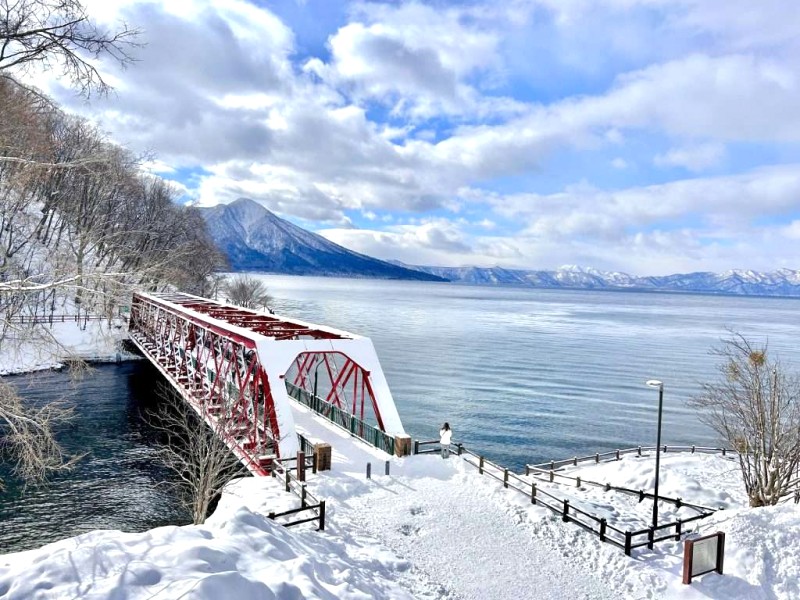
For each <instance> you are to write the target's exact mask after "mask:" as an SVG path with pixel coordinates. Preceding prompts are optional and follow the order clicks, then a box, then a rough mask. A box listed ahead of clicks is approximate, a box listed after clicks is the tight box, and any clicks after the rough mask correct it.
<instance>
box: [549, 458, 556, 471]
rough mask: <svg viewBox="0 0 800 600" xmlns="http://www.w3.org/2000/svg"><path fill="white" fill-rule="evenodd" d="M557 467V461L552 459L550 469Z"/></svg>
mask: <svg viewBox="0 0 800 600" xmlns="http://www.w3.org/2000/svg"><path fill="white" fill-rule="evenodd" d="M555 468H556V463H555V461H553V460H551V461H550V470H551V471H552V470H553V469H555Z"/></svg>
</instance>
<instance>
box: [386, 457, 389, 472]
mask: <svg viewBox="0 0 800 600" xmlns="http://www.w3.org/2000/svg"><path fill="white" fill-rule="evenodd" d="M386 474H387V475H388V474H389V461H388V460H387V461H386Z"/></svg>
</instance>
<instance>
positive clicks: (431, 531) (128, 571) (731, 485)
mask: <svg viewBox="0 0 800 600" xmlns="http://www.w3.org/2000/svg"><path fill="white" fill-rule="evenodd" d="M300 420H302V419H300ZM323 426H326V425H323ZM342 436H347V433H346V432H342ZM346 439H347V438H346V437H338V438H336V439H334V440H333V441H334V442H335V445H333V447H334V468H333V470H332V471H329V472H325V473H318V474H317V475H316V476H314V477H312V478H310V480H309V482H308V485H309V487H310V489H311V491H312V492H313V493H314V494H316V495H318V496H321V497H325V498H327V499H328V507H329V511H330V514H329V521H328V525H327V526H326V530H325V532H316V531H313V530H312V529H310V528H304V527H303V526H301V527H298V528H293V529H284V528H282V527H280V526H278V525H276V524H275V523H274V522H272V521H270V520H269V519H268V518H267V517H266V516H265V514H266V513H267V512H268V511H270V510H275V511H282V510H285V509H286V508H288V507H289V506H290V505H293V503H296V502H297V498H296V497H295V496H292V495H290V494H286V493H285V492H284V491H282V487H281V485H280V482H279V481H277V480H274V479H271V478H247V479H242V480H238V481H236V482H234V484H233V485H232V486H231V487H230V488H229V489H227V490H226V492H225V494H224V495H223V498H222V500H221V502H220V504H219V506H218V507H217V511H216V512H215V514H214V515H213V516H212V518H211V519H209V521H208V523H207V524H206V525H204V526H186V527H162V528H158V529H154V530H151V531H148V532H143V533H123V532H119V531H95V532H91V533H88V534H84V535H81V536H77V537H74V538H70V539H66V540H62V541H60V542H56V543H54V544H50V545H47V546H44V547H42V548H39V549H36V550H30V551H27V552H20V553H17V554H7V555H0V599H2V600H23V599H24V600H28V599H33V598H39V599H42V600H47V599H60V598H82V599H84V600H100V599H103V600H106V599H108V600H110V599H118V598H126V599H128V600H137V599H142V600H144V599H145V598H146V599H161V600H172V599H174V598H186V599H192V600H220V599H227V598H235V599H237V600H263V599H273V598H280V599H284V598H287V599H288V598H291V599H296V600H305V599H311V598H313V599H325V600H333V599H345V600H349V599H359V600H360V599H370V600H381V599H387V600H405V599H410V598H418V599H423V600H439V599H441V600H454V599H456V598H458V599H461V600H506V599H507V598H515V599H517V600H533V599H536V600H538V599H541V598H547V599H556V600H558V599H564V600H572V599H574V598H585V599H587V600H605V599H609V600H611V599H614V600H616V599H618V598H637V599H651V600H658V599H675V600H678V599H680V600H709V599H712V600H761V599H763V600H767V599H772V600H794V599H796V598H798V597H800V585H798V573H800V509H798V506H797V505H795V504H785V505H781V506H776V507H768V508H758V509H749V508H746V507H744V506H743V503H744V500H745V497H744V494H743V491H742V489H741V482H740V480H739V478H738V476H737V474H736V472H735V468H736V463H735V460H730V455H728V458H727V459H726V458H724V457H721V456H719V455H700V454H689V453H684V454H672V453H670V454H669V455H665V456H664V461H663V463H662V466H661V474H662V483H663V485H664V492H665V493H669V494H671V495H673V496H676V495H681V496H682V497H683V498H684V499H686V500H687V501H701V502H703V503H705V504H712V505H720V506H723V507H724V508H725V510H721V511H719V512H718V513H716V514H715V515H713V516H712V517H710V518H709V519H707V520H704V521H700V522H699V523H698V524H697V527H699V531H698V532H693V533H689V535H692V536H696V535H697V533H699V534H706V533H710V532H715V531H724V532H726V534H727V538H726V544H725V574H724V575H718V574H715V573H710V574H707V575H704V576H702V577H700V578H699V579H698V580H696V581H695V582H693V583H692V585H691V586H687V585H683V584H682V583H681V571H682V563H683V541H682V540H681V541H666V542H662V543H659V544H657V546H656V548H655V549H654V550H652V551H649V550H647V549H646V548H641V549H637V550H635V551H634V556H632V557H626V556H625V554H624V553H623V552H622V551H621V550H620V549H618V548H615V547H612V546H610V545H608V544H603V543H601V542H600V541H599V540H598V539H597V537H596V536H593V535H590V534H589V533H587V532H585V531H583V530H582V529H580V528H578V527H577V526H575V525H574V524H571V523H564V522H563V521H562V520H561V518H560V517H558V516H556V515H554V514H552V513H550V512H549V511H547V510H545V509H543V508H542V507H540V506H534V505H532V504H531V502H530V499H529V498H528V497H527V496H525V495H523V494H520V493H519V492H517V491H514V490H511V489H505V488H504V487H503V484H502V482H500V481H496V480H494V479H492V478H490V477H488V476H485V475H484V476H481V475H479V474H478V472H477V470H476V469H475V468H474V467H472V466H469V465H467V464H466V463H465V462H463V461H462V460H460V459H459V458H458V457H457V456H452V457H451V458H450V459H449V460H442V459H441V458H440V457H439V456H437V455H428V456H418V457H412V458H406V459H398V458H393V459H391V461H390V462H391V475H390V476H386V475H383V473H382V471H383V470H382V469H376V470H374V471H373V473H374V474H373V478H372V479H370V480H368V479H366V478H365V477H364V467H365V461H368V460H369V461H372V463H373V466H375V465H376V464H378V465H381V464H382V458H381V457H380V456H378V455H377V454H375V452H376V451H373V450H369V449H367V450H361V451H353V452H351V451H350V450H352V444H351V446H350V447H348V446H347V444H346V441H345V440H346ZM383 458H385V455H384V456H383ZM570 473H571V474H580V475H581V476H582V477H586V478H587V479H588V478H591V479H593V480H599V481H609V482H613V483H615V484H617V485H623V486H625V487H632V488H634V489H638V487H639V486H648V485H650V482H651V480H652V473H653V457H652V456H647V457H642V458H638V457H634V456H633V455H628V456H625V457H624V458H623V459H622V460H621V461H612V462H608V463H601V464H600V465H594V464H589V465H587V466H579V467H578V468H576V469H574V470H572V471H570ZM539 487H540V489H542V490H544V489H551V488H552V489H551V491H552V492H554V493H558V494H560V495H564V494H567V495H569V497H570V498H571V499H572V500H573V501H577V499H578V497H579V496H580V497H581V498H582V502H584V503H588V504H591V505H592V506H593V508H592V510H593V511H597V510H605V511H607V512H608V514H609V517H613V518H614V519H615V521H618V522H621V523H628V522H630V523H631V524H636V523H639V522H641V521H644V522H645V523H646V522H647V521H648V520H649V517H650V508H651V504H650V503H649V502H643V503H639V502H638V499H636V498H633V497H629V496H620V495H619V494H615V493H614V492H613V491H612V492H605V491H604V490H603V488H587V487H586V486H584V487H582V488H576V487H575V486H574V484H572V483H571V482H567V483H565V484H563V485H560V484H554V485H548V484H547V483H546V482H545V483H541V484H540V486H539ZM573 505H574V504H573ZM669 510H671V508H670V507H669V506H668V505H662V511H663V512H664V518H666V519H668V518H670V515H667V514H666V512H667V511H669ZM637 526H639V525H637ZM693 527H694V526H693Z"/></svg>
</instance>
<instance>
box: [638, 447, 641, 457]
mask: <svg viewBox="0 0 800 600" xmlns="http://www.w3.org/2000/svg"><path fill="white" fill-rule="evenodd" d="M638 450H639V456H641V455H642V447H641V446H639V449H638Z"/></svg>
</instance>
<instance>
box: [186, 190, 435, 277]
mask: <svg viewBox="0 0 800 600" xmlns="http://www.w3.org/2000/svg"><path fill="white" fill-rule="evenodd" d="M201 213H202V215H203V217H204V218H205V220H206V223H207V224H208V230H209V233H210V234H211V237H212V238H213V239H214V242H215V243H216V244H217V246H218V247H219V249H220V250H221V251H222V252H223V253H224V254H225V255H226V256H227V257H228V262H229V263H230V266H231V268H232V269H233V270H235V271H268V272H273V273H287V274H293V275H338V276H344V277H375V278H381V279H418V280H424V281H442V279H441V278H440V277H438V276H436V275H432V274H429V273H426V272H424V271H419V270H413V269H408V268H405V267H402V266H399V265H395V264H391V263H388V262H384V261H382V260H378V259H376V258H371V257H369V256H365V255H363V254H358V253H357V252H353V251H352V250H348V249H347V248H343V247H342V246H339V245H338V244H334V243H333V242H331V241H329V240H326V239H325V238H324V237H322V236H320V235H317V234H316V233H312V232H310V231H306V230H305V229H303V228H301V227H298V226H297V225H294V224H292V223H290V222H289V221H286V220H284V219H281V218H280V217H277V216H275V215H274V214H272V213H271V212H270V211H268V210H267V209H266V208H264V207H263V206H261V205H260V204H258V203H257V202H255V201H253V200H250V199H248V198H240V199H238V200H236V201H235V202H232V203H230V204H219V205H217V206H213V207H211V208H202V209H201Z"/></svg>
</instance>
